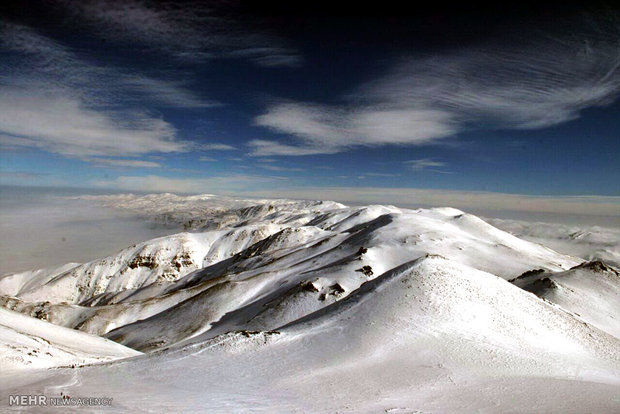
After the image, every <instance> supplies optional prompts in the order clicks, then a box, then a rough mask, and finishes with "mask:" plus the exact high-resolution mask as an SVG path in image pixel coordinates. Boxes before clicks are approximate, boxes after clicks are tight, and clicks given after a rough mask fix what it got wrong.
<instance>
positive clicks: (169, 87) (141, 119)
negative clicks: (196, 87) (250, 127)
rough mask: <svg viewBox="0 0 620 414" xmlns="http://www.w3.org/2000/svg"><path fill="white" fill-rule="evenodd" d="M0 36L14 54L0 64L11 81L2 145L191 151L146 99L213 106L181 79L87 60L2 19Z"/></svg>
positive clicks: (3, 92) (0, 125) (1, 94)
mask: <svg viewBox="0 0 620 414" xmlns="http://www.w3.org/2000/svg"><path fill="white" fill-rule="evenodd" d="M0 35H1V36H0V46H1V47H2V48H3V49H5V50H9V51H11V52H12V53H11V54H7V56H6V58H5V59H3V60H2V61H1V62H0V69H2V70H1V73H2V75H0V79H3V80H4V83H5V85H11V86H0V135H1V136H0V143H1V144H2V145H4V146H5V147H13V148H14V147H19V146H21V147H36V148H40V149H42V150H46V151H50V152H55V153H60V154H63V155H65V156H87V155H103V156H106V155H107V156H127V155H130V156H131V155H140V154H147V153H151V152H161V153H169V152H181V151H188V150H189V149H191V148H193V144H191V143H189V142H183V141H180V140H177V139H176V131H175V128H174V127H173V126H172V125H171V124H169V123H168V122H166V121H165V120H163V119H162V118H161V117H159V116H157V115H156V114H153V113H152V112H150V111H147V110H145V109H143V107H144V105H143V104H144V103H145V104H147V105H148V106H151V105H154V106H158V105H159V106H175V107H181V108H204V107H210V106H213V105H216V103H214V102H211V101H208V100H203V99H201V98H199V97H198V96H196V95H195V94H193V93H192V92H190V91H189V90H188V89H186V88H185V87H184V84H183V83H182V82H173V81H166V80H161V79H154V78H150V77H148V76H143V75H138V74H126V73H123V72H122V71H120V70H119V69H117V68H115V67H114V66H113V65H107V66H97V65H94V64H91V63H87V62H86V61H85V60H84V59H81V58H80V57H78V56H77V55H76V54H75V53H74V52H73V51H72V50H71V49H69V48H67V47H65V46H63V45H62V44H60V43H58V42H55V41H54V40H52V39H50V38H48V37H45V36H43V35H41V34H39V33H37V32H36V31H34V30H32V29H30V28H28V27H25V26H20V25H15V24H10V23H1V24H0ZM100 164H102V162H100ZM108 165H112V164H110V163H108ZM116 165H119V164H118V163H117V164H116ZM144 165H145V164H144Z"/></svg>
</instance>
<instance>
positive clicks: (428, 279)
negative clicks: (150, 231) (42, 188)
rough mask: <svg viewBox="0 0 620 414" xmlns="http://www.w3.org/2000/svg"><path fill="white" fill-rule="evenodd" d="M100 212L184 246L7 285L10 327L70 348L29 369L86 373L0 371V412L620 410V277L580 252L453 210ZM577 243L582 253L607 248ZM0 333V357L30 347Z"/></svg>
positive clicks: (148, 201)
mask: <svg viewBox="0 0 620 414" xmlns="http://www.w3.org/2000/svg"><path fill="white" fill-rule="evenodd" d="M93 199H96V200H100V201H101V202H103V203H106V205H108V206H109V207H111V208H121V209H127V210H132V211H141V212H142V213H143V214H144V216H145V217H148V218H149V219H152V220H163V221H165V222H167V223H175V225H179V226H181V227H183V228H185V229H186V231H185V232H183V233H179V234H175V235H171V236H166V237H161V238H158V239H153V240H149V241H146V242H144V243H140V244H138V245H136V246H132V247H128V248H126V249H123V250H121V251H120V252H119V253H118V254H116V255H112V256H109V257H106V258H102V259H99V260H95V261H92V262H89V263H85V264H82V265H78V264H69V265H67V266H65V267H62V268H57V269H47V270H46V269H42V270H38V271H32V272H22V273H18V274H10V275H5V276H3V277H0V293H1V296H0V305H2V306H3V307H4V308H7V309H12V310H15V311H18V312H21V314H18V313H15V312H11V311H8V310H2V308H0V310H2V311H3V312H9V314H10V315H13V316H12V318H13V319H11V321H12V322H11V324H8V323H7V324H6V325H7V326H8V325H10V326H12V328H11V329H15V330H17V329H22V331H21V332H27V333H26V334H23V333H20V335H31V336H32V335H38V333H36V332H45V333H46V335H52V334H53V333H58V335H59V336H61V337H64V336H65V333H66V332H70V333H72V334H74V335H77V336H76V337H71V338H72V339H71V340H70V341H69V343H66V342H62V341H61V340H60V339H59V338H58V337H53V338H51V337H50V338H51V339H49V341H50V342H51V344H53V345H54V346H55V347H56V348H59V349H67V347H70V346H73V347H75V348H76V350H75V351H71V352H73V353H72V354H71V355H70V353H69V352H66V353H62V352H60V351H56V353H57V354H58V355H60V356H58V357H56V356H54V358H51V357H50V358H48V359H45V360H44V361H43V362H40V363H38V365H37V364H34V365H32V366H38V367H46V366H59V365H68V364H69V363H70V364H79V365H81V364H85V363H91V362H96V363H97V364H96V365H88V366H85V367H81V368H76V369H55V370H43V369H41V370H38V371H37V375H36V379H35V378H34V377H32V378H30V377H25V376H21V375H18V374H16V373H13V374H10V373H7V374H5V373H2V374H0V388H1V389H3V393H2V395H1V396H0V404H3V402H4V399H6V395H9V394H10V393H20V394H22V393H24V392H28V393H38V392H40V393H45V392H56V391H57V390H58V389H59V387H61V388H62V389H63V390H65V391H66V392H68V393H71V394H73V395H107V396H110V397H113V398H114V405H113V407H112V410H113V411H114V410H115V411H136V410H143V409H147V410H149V411H154V412H161V411H174V412H177V411H187V412H192V411H209V412H230V411H261V412H295V411H297V412H416V411H422V412H427V411H431V412H462V411H483V412H488V411H492V412H499V411H501V412H531V411H538V412H539V411H544V412H584V411H587V412H592V411H596V412H613V411H618V410H620V400H619V399H617V389H618V386H620V339H619V338H620V335H619V334H620V326H619V325H618V323H617V311H618V309H619V306H618V304H619V299H618V298H619V293H620V283H619V281H620V277H619V276H618V273H617V271H616V270H614V269H613V267H611V266H609V265H606V264H604V263H600V264H591V263H589V264H588V263H586V264H584V263H583V259H582V258H580V257H577V256H580V255H581V256H583V253H584V251H585V250H584V246H585V244H584V243H582V242H576V243H581V247H578V248H575V249H573V250H570V249H569V250H570V252H573V253H574V254H576V256H570V255H567V254H563V253H558V252H556V251H554V250H552V249H550V248H548V247H546V246H545V245H543V244H541V243H539V241H540V240H538V239H537V237H538V236H537V237H534V236H531V234H533V232H534V227H526V226H525V225H524V224H523V223H517V224H515V223H512V222H511V223H508V224H509V225H510V226H508V225H507V224H506V223H503V224H504V227H511V226H512V227H511V229H512V230H511V232H512V233H514V234H511V233H509V232H506V231H504V230H500V229H499V228H497V227H494V226H493V225H491V224H489V223H488V222H487V221H485V220H482V219H480V218H479V217H476V216H473V215H471V214H467V213H466V212H463V211H460V210H457V209H453V208H434V209H402V208H398V207H394V206H381V205H374V206H362V207H347V206H344V205H342V204H338V203H333V202H322V201H295V200H238V199H231V198H227V197H219V196H214V195H203V196H191V197H181V196H176V195H173V194H160V195H149V196H135V195H116V196H96V197H95V196H93ZM500 224H501V223H500ZM515 226H516V227H515ZM519 229H521V230H522V232H524V233H528V234H530V236H528V238H530V239H532V240H534V242H533V241H528V240H525V239H524V238H520V237H517V235H515V234H520V233H519V232H518V231H516V230H519ZM524 229H526V230H527V231H526V230H524ZM550 229H551V227H545V228H543V229H542V230H539V231H543V232H547V233H550V231H551V230H550ZM563 231H564V230H563V229H560V230H557V232H558V233H557V234H560V233H562V232H563ZM588 231H590V233H588V234H590V236H588V237H587V238H588V240H589V241H588V243H587V245H588V249H589V248H591V247H592V246H593V245H596V248H597V250H598V249H599V247H600V246H602V245H603V244H605V247H604V249H605V250H606V251H608V252H613V251H614V249H615V248H616V247H617V245H618V239H614V236H613V234H614V233H613V231H612V230H610V231H605V230H604V229H600V230H598V233H596V235H595V234H594V233H592V229H590V230H588ZM573 233H574V232H573ZM573 233H571V234H573ZM554 234H555V233H554ZM575 234H576V233H575ZM549 238H550V239H552V238H553V237H551V236H549ZM556 238H557V237H556ZM535 239H536V240H535ZM584 239H585V238H579V237H575V238H573V239H571V240H584ZM566 240H567V241H566V242H567V243H570V241H568V240H569V239H566ZM569 250H564V251H565V252H567V251H569ZM535 269H541V271H539V272H529V273H525V272H528V271H531V270H535ZM524 273H525V275H523V274H524ZM521 275H523V276H521ZM520 276H521V277H520ZM15 315H17V316H15ZM26 315H29V316H26ZM0 316H2V314H0ZM33 317H36V318H39V319H44V320H47V321H49V322H53V323H54V324H55V325H52V324H50V323H48V322H44V321H40V320H37V319H35V318H33ZM15 318H21V319H15ZM33 324H36V326H37V329H34V328H33V331H25V330H24V329H25V328H22V326H21V325H24V326H26V327H29V326H31V325H32V326H34V325H33ZM40 324H42V325H40ZM4 325H5V324H4V323H3V326H4ZM41 326H44V327H45V329H44V328H41ZM68 328H74V329H68ZM3 329H5V328H3ZM56 330H57V331H56ZM35 331H36V332H35ZM2 332H4V331H2ZM90 334H96V335H99V336H94V335H90ZM11 335H14V334H11ZM11 335H9V336H6V335H5V336H1V335H0V346H5V348H6V349H9V348H8V347H7V345H6V344H13V343H17V342H19V341H21V342H20V343H27V341H29V340H30V337H28V338H22V337H19V341H18V340H17V339H15V338H14V337H13V336H11ZM102 337H104V338H107V339H104V338H102ZM67 338H69V336H67ZM85 338H88V339H85ZM109 339H111V340H113V341H115V342H111V341H110V340H109ZM11 341H12V342H11ZM88 341H95V342H93V345H92V346H90V345H87V344H89V343H90V342H88ZM97 341H98V342H97ZM28 343H29V342H28ZM81 344H85V345H81ZM104 344H105V345H104ZM110 346H112V347H111V348H106V347H110ZM63 347H65V348H63ZM114 347H118V348H114ZM20 349H21V348H20ZM24 349H25V348H24ZM84 349H88V352H89V354H88V355H86V354H83V353H84V352H86V351H84ZM138 351H140V352H146V353H145V354H140V353H139V352H138ZM20 352H21V354H19V355H20V356H21V357H22V358H23V359H22V360H20V359H19V358H17V357H14V358H13V359H11V361H13V362H11V364H13V365H12V367H15V368H16V369H17V368H19V367H20V365H19V364H20V363H18V362H16V361H26V359H25V358H24V357H23V355H22V354H23V352H22V351H20ZM26 354H27V353H26ZM54 355H56V354H54ZM134 355H137V356H135V357H134V358H130V359H120V360H118V361H111V360H112V359H115V358H123V357H128V356H134ZM110 361H111V362H110ZM103 362H105V363H103ZM24 364H25V363H24ZM162 379H163V380H162ZM59 384H61V385H59ZM62 384H64V385H62ZM5 390H6V391H5Z"/></svg>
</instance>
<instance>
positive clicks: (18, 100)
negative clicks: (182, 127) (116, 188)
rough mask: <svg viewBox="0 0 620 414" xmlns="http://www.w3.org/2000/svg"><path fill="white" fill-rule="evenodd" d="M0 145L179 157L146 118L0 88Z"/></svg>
mask: <svg viewBox="0 0 620 414" xmlns="http://www.w3.org/2000/svg"><path fill="white" fill-rule="evenodd" d="M0 133H1V135H0V144H7V145H12V146H25V147H35V148H40V149H43V150H46V151H50V152H56V153H60V154H63V155H67V156H84V155H111V156H128V155H141V154H147V153H151V152H162V153H167V152H180V151H186V150H188V149H189V148H190V144H189V143H186V142H182V141H177V140H175V130H174V128H173V127H172V126H171V125H170V124H168V123H167V122H165V121H164V120H162V119H159V118H154V117H151V116H149V115H148V114H145V113H140V112H137V111H134V112H132V113H130V114H128V113H127V112H126V111H125V112H122V113H118V112H116V111H112V110H108V111H103V110H99V111H96V110H92V109H89V108H86V107H84V105H83V103H82V102H81V101H80V100H78V99H75V98H67V97H63V96H58V95H53V94H45V93H38V94H37V93H36V92H34V91H28V92H27V93H26V92H25V91H21V90H20V91H14V90H11V89H8V88H2V99H0Z"/></svg>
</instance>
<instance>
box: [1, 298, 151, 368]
mask: <svg viewBox="0 0 620 414" xmlns="http://www.w3.org/2000/svg"><path fill="white" fill-rule="evenodd" d="M139 354H140V353H139V352H137V351H134V350H133V349H130V348H126V347H124V346H122V345H120V344H117V343H116V342H112V341H109V340H106V339H103V338H101V337H98V336H94V335H89V334H85V333H83V332H79V331H75V330H73V329H67V328H63V327H60V326H56V325H53V324H51V323H48V322H44V321H40V320H38V319H35V318H31V317H29V316H25V315H22V314H20V313H17V312H13V311H10V310H6V309H2V308H0V363H1V365H2V370H3V371H4V370H17V369H24V368H28V369H33V368H43V367H53V366H60V365H65V366H66V365H77V364H87V363H94V362H105V361H111V360H114V359H119V358H127V357H131V356H136V355H139Z"/></svg>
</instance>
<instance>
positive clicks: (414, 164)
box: [404, 158, 446, 171]
mask: <svg viewBox="0 0 620 414" xmlns="http://www.w3.org/2000/svg"><path fill="white" fill-rule="evenodd" d="M404 164H406V165H408V166H409V168H411V169H412V170H413V171H422V170H428V169H430V170H434V171H437V170H436V168H440V167H445V165H446V163H445V162H441V161H435V160H433V159H432V158H420V159H417V160H409V161H405V162H404Z"/></svg>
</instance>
